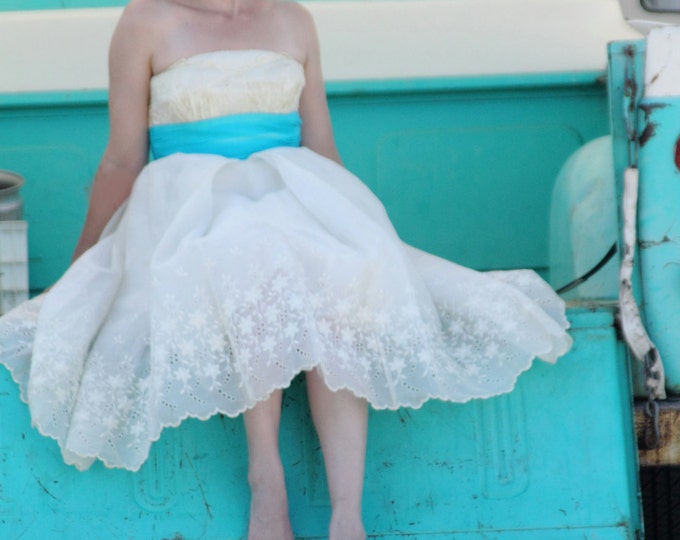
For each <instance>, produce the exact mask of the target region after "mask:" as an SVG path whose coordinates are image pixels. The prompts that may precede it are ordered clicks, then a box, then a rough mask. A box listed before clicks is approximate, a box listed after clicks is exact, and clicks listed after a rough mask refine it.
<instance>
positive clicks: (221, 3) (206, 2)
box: [172, 0, 271, 17]
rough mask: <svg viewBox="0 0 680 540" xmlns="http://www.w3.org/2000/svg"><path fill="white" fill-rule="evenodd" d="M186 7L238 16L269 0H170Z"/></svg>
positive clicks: (269, 0) (269, 1)
mask: <svg viewBox="0 0 680 540" xmlns="http://www.w3.org/2000/svg"><path fill="white" fill-rule="evenodd" d="M172 1H173V2H174V3H176V4H180V5H181V6H184V7H186V8H188V9H194V10H197V11H204V12H211V13H214V14H215V15H221V16H226V17H238V16H239V15H249V14H252V13H254V12H256V11H258V10H261V9H262V8H263V7H265V6H266V5H267V4H270V3H271V0H172Z"/></svg>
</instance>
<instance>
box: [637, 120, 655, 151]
mask: <svg viewBox="0 0 680 540" xmlns="http://www.w3.org/2000/svg"><path fill="white" fill-rule="evenodd" d="M657 125H658V124H657V123H656V122H649V123H648V124H647V125H646V126H645V129H643V130H642V133H640V137H639V138H638V142H639V143H640V147H643V146H644V145H645V144H647V143H648V142H649V140H650V139H651V138H652V137H654V135H655V134H656V126H657Z"/></svg>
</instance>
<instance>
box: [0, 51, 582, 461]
mask: <svg viewBox="0 0 680 540" xmlns="http://www.w3.org/2000/svg"><path fill="white" fill-rule="evenodd" d="M303 86H304V72H303V69H302V67H301V66H300V64H298V63H297V62H296V61H295V60H293V59H292V58H290V57H287V56H285V55H281V54H278V53H273V52H267V51H222V52H215V53H207V54H201V55H197V56H194V57H191V58H188V59H185V60H181V61H179V62H177V63H176V64H173V66H171V67H170V68H169V69H168V70H166V71H164V72H163V73H161V74H159V75H156V76H155V77H154V78H153V79H152V98H151V106H150V122H151V124H152V125H163V124H172V123H177V122H193V121H196V120H202V119H207V118H213V117H219V116H226V115H234V114H240V113H250V112H265V113H286V112H290V111H295V110H296V109H297V106H298V100H299V96H300V92H301V90H302V88H303ZM567 326H568V323H567V320H566V318H565V315H564V304H563V302H562V301H561V300H560V299H559V298H558V297H557V296H556V295H555V294H554V293H553V291H552V290H551V289H550V287H549V286H548V285H547V284H545V283H544V282H543V281H542V280H541V279H540V278H539V277H538V276H537V275H536V274H535V273H533V272H532V271H529V270H519V271H511V272H492V273H479V272H475V271H473V270H470V269H467V268H463V267H461V266H458V265H456V264H454V263H451V262H449V261H446V260H443V259H440V258H437V257H435V256H432V255H428V254H426V253H424V252H422V251H419V250H417V249H415V248H412V247H410V246H407V245H405V244H404V243H403V242H401V240H400V239H399V237H398V236H397V234H396V233H395V231H394V229H393V227H392V225H391V223H390V221H389V219H388V218H387V216H386V214H385V211H384V209H383V207H382V205H381V204H380V202H379V201H378V200H377V199H376V198H375V196H374V195H373V194H372V193H371V192H370V191H369V190H368V189H367V188H366V187H365V186H364V185H363V184H362V183H361V181H360V180H358V179H357V178H356V177H355V176H353V175H352V174H351V173H349V172H347V171H346V170H345V169H343V168H342V167H340V166H339V165H337V164H335V163H334V162H332V161H329V160H327V159H325V158H323V157H321V156H319V155H317V154H315V153H314V152H312V151H310V150H308V149H306V148H299V147H276V148H271V149H267V150H264V151H261V152H257V153H255V154H253V155H251V156H250V157H249V158H247V159H230V158H226V157H221V156H219V155H213V154H194V153H192V154H186V153H175V154H172V155H169V156H167V157H163V158H161V159H157V160H156V161H153V162H151V163H150V164H149V165H148V166H147V167H146V168H145V169H144V170H143V171H142V173H141V174H140V176H139V178H138V179H137V181H136V183H135V186H134V189H133V191H132V194H131V196H130V198H129V200H128V202H127V203H126V205H124V207H123V208H121V210H120V211H119V212H118V213H117V214H116V215H115V216H114V218H113V219H112V221H111V223H110V224H109V226H108V227H107V229H106V231H105V232H104V234H103V235H102V238H101V240H100V241H99V242H98V243H97V244H96V245H95V246H94V247H92V248H91V249H90V250H89V251H88V252H86V253H85V254H84V255H83V256H82V257H81V258H80V259H78V261H77V262H76V263H75V264H74V265H73V266H72V267H71V268H70V269H69V270H68V271H67V272H66V274H65V275H64V277H63V278H62V279H61V280H60V281H59V282H58V283H57V284H56V285H55V286H54V287H53V288H52V289H51V290H50V291H49V293H47V294H44V295H41V296H39V297H37V298H35V299H33V300H31V301H29V302H27V303H25V304H23V305H21V306H19V307H18V308H16V309H15V310H14V311H12V312H10V313H9V314H7V315H5V316H4V317H2V318H1V319H0V360H1V361H2V363H4V364H5V365H6V366H8V367H9V369H10V370H11V372H12V375H13V377H14V379H15V380H16V381H17V382H18V384H19V385H20V387H21V395H22V399H24V400H25V401H27V403H28V404H29V406H30V410H31V415H32V419H33V422H34V424H35V425H36V426H37V428H38V429H39V430H40V432H41V433H43V434H44V435H47V436H50V437H53V438H55V439H56V440H57V441H58V442H59V445H60V446H61V449H62V453H63V456H64V459H65V461H66V462H67V463H70V464H73V465H76V466H77V467H78V468H81V469H85V468H87V467H88V466H89V465H90V464H91V463H92V461H93V460H95V459H99V460H101V461H103V462H104V463H105V464H106V465H107V466H110V467H123V468H127V469H130V470H136V469H138V468H139V467H140V466H141V464H142V463H143V462H144V461H145V459H146V458H147V455H148V452H149V447H150V445H151V443H152V442H153V441H155V440H156V439H158V437H159V436H160V434H161V430H162V429H163V428H164V427H167V426H177V425H178V424H179V423H180V422H181V421H182V420H183V419H184V418H187V417H197V418H201V419H206V418H208V417H210V416H211V415H214V414H216V413H223V414H226V415H229V416H236V415H238V414H240V413H242V412H243V411H245V410H246V409H248V408H250V407H253V406H254V405H255V404H256V403H257V402H258V401H260V400H263V399H265V398H266V397H267V396H268V395H269V394H270V393H271V392H272V391H273V390H274V389H276V388H285V387H287V386H288V385H289V384H290V382H291V380H292V379H293V377H295V376H296V374H298V373H300V372H301V371H303V370H308V369H311V368H314V367H317V368H318V369H319V371H320V372H321V373H322V375H323V377H324V379H325V381H326V383H327V384H328V386H329V387H330V388H332V389H341V388H347V389H349V390H351V391H352V392H353V393H355V394H356V395H357V396H361V397H363V398H366V399H367V400H368V401H369V402H370V403H371V404H372V406H373V407H375V408H391V409H395V408H398V407H402V406H408V407H418V406H420V405H421V404H422V403H423V402H424V401H426V400H428V399H432V398H437V399H442V400H449V401H456V402H464V401H467V400H469V399H471V398H486V397H490V396H494V395H497V394H501V393H504V392H508V391H510V390H512V388H513V386H514V384H515V381H516V378H517V376H518V375H519V374H520V373H521V372H522V371H524V370H526V369H528V368H529V367H530V365H531V363H532V360H533V359H534V358H535V357H538V358H540V359H542V360H546V361H549V362H553V361H555V359H556V358H557V357H558V356H559V355H562V354H564V353H565V352H566V351H567V350H568V349H569V347H570V345H571V339H570V337H569V336H568V335H567V334H566V332H565V330H564V329H565V328H567Z"/></svg>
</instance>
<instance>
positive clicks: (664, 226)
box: [638, 97, 680, 395]
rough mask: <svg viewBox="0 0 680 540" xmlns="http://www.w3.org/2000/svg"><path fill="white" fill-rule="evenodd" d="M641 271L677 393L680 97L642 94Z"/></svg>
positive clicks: (655, 334)
mask: <svg viewBox="0 0 680 540" xmlns="http://www.w3.org/2000/svg"><path fill="white" fill-rule="evenodd" d="M639 114H640V120H639V122H638V126H639V133H640V135H639V137H640V150H639V162H638V167H639V169H640V199H639V204H638V230H639V240H638V243H639V254H640V255H639V256H640V272H641V277H642V287H643V296H644V309H645V317H646V322H647V327H648V331H649V334H650V337H651V338H652V340H653V341H654V343H655V344H656V346H657V347H658V349H659V352H660V353H661V358H662V360H663V364H664V370H665V372H666V389H667V390H668V392H670V393H673V394H675V395H680V340H678V328H680V223H678V211H679V210H678V209H680V170H678V166H677V165H676V163H675V152H676V144H677V142H678V140H679V139H680V125H679V123H678V118H680V98H678V97H665V98H643V99H642V100H641V102H640V105H639Z"/></svg>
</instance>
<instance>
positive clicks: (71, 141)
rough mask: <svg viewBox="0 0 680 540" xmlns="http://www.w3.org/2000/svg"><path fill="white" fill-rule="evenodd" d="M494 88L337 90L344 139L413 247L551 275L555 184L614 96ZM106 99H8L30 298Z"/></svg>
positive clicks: (48, 272) (81, 183) (86, 161)
mask: <svg viewBox="0 0 680 540" xmlns="http://www.w3.org/2000/svg"><path fill="white" fill-rule="evenodd" d="M492 79H493V81H495V83H497V84H499V85H500V88H493V87H492V82H493V81H492V80H489V81H487V82H486V83H485V84H482V83H481V82H480V80H479V79H467V80H465V81H457V82H456V84H454V83H453V81H448V82H449V83H450V85H449V87H448V88H447V87H446V84H445V83H446V81H444V80H438V81H433V82H431V83H430V84H426V83H424V82H422V81H401V82H400V83H396V82H392V83H390V84H389V85H387V86H385V84H386V83H375V86H371V85H370V84H369V83H364V84H363V85H362V84H359V83H357V85H354V86H351V87H345V86H343V85H337V86H336V85H329V94H330V106H331V113H332V117H333V123H334V127H335V132H336V139H337V141H338V146H339V148H340V151H341V154H342V155H343V156H344V159H345V163H346V165H347V166H348V168H349V169H350V170H352V171H353V172H355V173H357V175H358V176H359V177H360V178H362V179H363V180H364V181H366V183H367V184H368V185H369V187H371V188H372V189H373V190H374V191H375V192H376V193H377V194H378V196H379V197H380V198H381V199H382V200H383V202H384V203H385V205H386V207H387V210H388V212H389V214H390V216H391V217H392V219H393V221H394V222H395V225H396V227H397V229H398V230H399V232H400V234H401V236H402V237H403V238H404V239H405V240H406V241H407V242H409V243H411V244H414V245H416V246H418V247H421V248H424V249H426V250H428V251H430V252H434V253H436V254H439V255H441V256H444V257H447V258H450V259H453V260H456V261H459V262H460V263H462V264H465V265H467V266H472V267H475V268H480V269H496V268H519V267H533V268H536V269H537V270H539V271H543V270H544V269H545V268H547V266H548V232H547V231H548V225H549V201H550V194H551V190H552V184H553V182H554V178H555V177H556V176H557V173H558V171H559V168H560V165H561V164H562V163H563V162H564V160H566V159H567V157H568V156H569V155H570V154H571V153H572V152H574V151H575V150H576V149H577V148H579V147H580V146H581V145H582V144H583V143H584V142H586V141H588V140H591V139H593V138H595V137H598V136H600V135H603V134H605V133H606V132H607V114H608V113H607V102H606V89H605V87H604V85H603V84H602V83H601V82H599V81H598V80H597V77H594V76H593V74H589V75H588V76H587V77H586V76H585V75H584V78H580V77H576V78H575V79H574V76H573V75H569V74H565V75H564V77H559V76H557V75H555V76H552V77H547V78H545V77H533V78H530V80H531V81H533V83H535V84H536V85H535V86H531V85H530V84H529V82H528V81H522V80H521V78H520V77H517V78H515V79H514V81H513V80H512V79H511V78H501V79H502V80H501V79H496V78H492ZM573 80H576V81H577V82H578V84H575V85H573V86H570V85H569V81H573ZM409 84H411V86H410V89H409ZM485 85H486V86H485ZM387 87H389V88H391V90H390V91H387V89H388V88H387ZM104 98H105V94H104V93H102V92H82V93H78V92H68V93H58V94H33V95H24V96H21V95H16V94H10V95H7V94H6V95H4V96H0V167H2V168H5V169H10V170H14V171H16V172H18V173H19V174H21V175H22V176H24V178H25V179H26V186H25V188H24V190H23V194H24V198H25V212H26V218H27V220H28V221H29V252H30V257H31V261H30V276H31V287H32V288H33V290H40V289H42V288H44V287H47V286H49V285H51V284H52V283H53V282H54V281H55V280H56V279H57V278H58V277H59V275H61V273H62V272H63V270H64V269H65V268H66V266H67V265H68V263H69V260H70V255H71V250H72V246H73V245H74V244H75V241H76V238H77V235H78V233H79V230H80V226H81V223H82V220H83V217H84V212H85V207H86V204H87V199H88V192H89V185H90V181H91V178H92V176H93V174H94V171H95V169H96V166H97V163H98V160H99V158H100V156H101V153H102V152H103V149H104V146H105V144H106V136H107V113H106V104H105V99H104Z"/></svg>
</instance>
